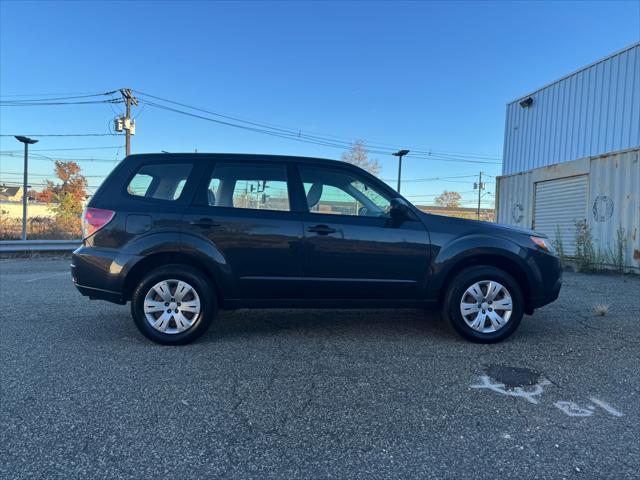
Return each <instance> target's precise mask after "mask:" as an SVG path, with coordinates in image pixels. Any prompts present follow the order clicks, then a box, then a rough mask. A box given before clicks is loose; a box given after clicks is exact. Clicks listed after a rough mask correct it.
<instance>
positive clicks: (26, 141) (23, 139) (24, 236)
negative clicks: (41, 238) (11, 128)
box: [16, 135, 38, 240]
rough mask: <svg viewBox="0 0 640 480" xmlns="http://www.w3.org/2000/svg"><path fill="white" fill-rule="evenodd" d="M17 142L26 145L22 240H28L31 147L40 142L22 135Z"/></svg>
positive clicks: (23, 177)
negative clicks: (28, 190) (28, 191)
mask: <svg viewBox="0 0 640 480" xmlns="http://www.w3.org/2000/svg"><path fill="white" fill-rule="evenodd" d="M16 140H18V141H19V142H22V143H24V172H23V174H22V175H23V176H22V240H26V239H27V201H28V200H29V195H27V189H28V188H29V185H28V178H29V145H33V144H34V143H38V140H34V139H33V138H29V137H23V136H21V135H16Z"/></svg>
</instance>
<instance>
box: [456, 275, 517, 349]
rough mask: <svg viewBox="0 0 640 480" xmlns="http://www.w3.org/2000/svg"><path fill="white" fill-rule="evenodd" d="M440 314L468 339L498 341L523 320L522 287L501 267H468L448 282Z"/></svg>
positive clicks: (488, 341)
mask: <svg viewBox="0 0 640 480" xmlns="http://www.w3.org/2000/svg"><path fill="white" fill-rule="evenodd" d="M443 315H444V316H445V317H446V318H447V319H448V320H449V322H450V323H451V326H452V327H453V328H454V329H455V330H456V331H457V332H458V333H459V334H460V335H462V336H463V337H465V338H466V339H467V340H470V341H472V342H476V343H495V342H499V341H501V340H504V339H505V338H507V337H508V336H509V335H511V334H512V333H513V332H514V331H515V330H516V329H517V328H518V325H519V324H520V321H521V320H522V316H523V315H524V297H523V295H522V289H521V288H520V286H519V285H518V282H516V281H515V280H514V279H513V277H512V276H511V275H509V274H508V273H507V272H505V271H504V270H501V269H499V268H495V267H491V266H476V267H470V268H468V269H466V270H463V271H462V272H460V273H459V274H458V275H456V277H455V278H454V279H453V281H452V282H451V283H450V284H449V287H448V289H447V294H446V296H445V303H444V305H443Z"/></svg>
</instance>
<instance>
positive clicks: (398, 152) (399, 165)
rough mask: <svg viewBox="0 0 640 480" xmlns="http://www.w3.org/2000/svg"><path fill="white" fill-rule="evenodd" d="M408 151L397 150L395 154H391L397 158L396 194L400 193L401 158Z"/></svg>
mask: <svg viewBox="0 0 640 480" xmlns="http://www.w3.org/2000/svg"><path fill="white" fill-rule="evenodd" d="M407 153H409V150H398V151H397V152H396V153H392V154H391V155H393V156H394V157H398V188H397V190H398V193H400V180H401V177H402V157H404V156H405V155H406V154H407Z"/></svg>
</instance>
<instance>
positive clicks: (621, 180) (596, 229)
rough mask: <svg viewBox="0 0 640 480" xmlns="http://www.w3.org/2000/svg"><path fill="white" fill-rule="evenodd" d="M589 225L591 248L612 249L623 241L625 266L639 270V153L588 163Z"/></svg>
mask: <svg viewBox="0 0 640 480" xmlns="http://www.w3.org/2000/svg"><path fill="white" fill-rule="evenodd" d="M590 177H591V178H590V181H589V190H590V191H589V224H590V225H591V229H592V234H593V241H594V246H595V247H596V248H600V249H601V250H604V251H606V250H608V249H612V248H614V246H615V242H616V231H617V230H618V228H622V229H623V231H624V237H625V238H626V244H627V245H626V259H625V265H627V266H632V267H640V149H638V150H633V151H628V152H625V153H620V154H616V155H609V156H603V157H599V158H593V159H591V174H590Z"/></svg>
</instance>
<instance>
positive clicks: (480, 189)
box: [478, 172, 484, 220]
mask: <svg viewBox="0 0 640 480" xmlns="http://www.w3.org/2000/svg"><path fill="white" fill-rule="evenodd" d="M483 189H484V186H483V185H482V172H480V175H479V177H478V220H480V196H481V193H482V190H483Z"/></svg>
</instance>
